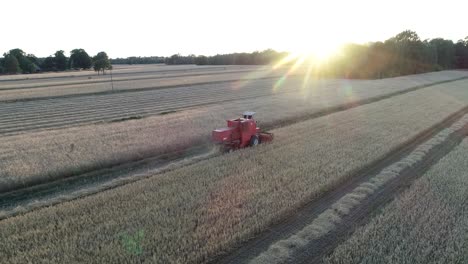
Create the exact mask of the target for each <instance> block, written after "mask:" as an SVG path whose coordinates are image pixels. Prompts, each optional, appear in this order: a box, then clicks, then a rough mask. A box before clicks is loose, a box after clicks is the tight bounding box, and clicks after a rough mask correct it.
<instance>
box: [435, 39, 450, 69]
mask: <svg viewBox="0 0 468 264" xmlns="http://www.w3.org/2000/svg"><path fill="white" fill-rule="evenodd" d="M430 43H431V44H432V45H433V46H434V47H435V49H436V54H437V58H436V62H437V64H438V65H440V66H442V67H443V68H445V69H450V68H453V66H454V65H455V44H454V43H453V41H451V40H446V39H443V38H436V39H432V40H431V41H430Z"/></svg>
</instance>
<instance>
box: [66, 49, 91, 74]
mask: <svg viewBox="0 0 468 264" xmlns="http://www.w3.org/2000/svg"><path fill="white" fill-rule="evenodd" d="M69 65H70V68H74V69H90V68H91V66H93V61H92V59H91V57H89V55H88V53H86V51H85V50H84V49H74V50H72V51H71V55H70V61H69Z"/></svg>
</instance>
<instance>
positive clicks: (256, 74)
mask: <svg viewBox="0 0 468 264" xmlns="http://www.w3.org/2000/svg"><path fill="white" fill-rule="evenodd" d="M285 72H286V71H285V69H279V70H266V71H265V70H253V71H251V72H242V73H226V74H211V75H210V74H208V75H198V76H180V77H175V78H159V79H150V78H142V79H132V78H131V79H130V80H121V81H116V82H114V83H113V89H114V91H119V90H124V91H129V90H139V89H157V88H164V87H172V86H183V85H195V84H209V83H217V82H227V81H237V80H255V79H261V78H275V77H276V78H278V79H279V78H280V77H281V76H282V75H283V74H285ZM130 76H131V75H130ZM6 88H18V89H0V101H11V100H21V99H36V98H47V97H57V96H71V95H85V94H95V93H105V92H110V91H111V89H112V87H111V81H110V78H109V79H108V81H107V82H94V83H93V82H91V83H90V82H89V81H83V82H82V83H73V84H63V85H51V86H44V84H38V85H36V86H34V85H33V87H30V88H28V87H21V85H20V86H15V87H11V85H10V86H6Z"/></svg>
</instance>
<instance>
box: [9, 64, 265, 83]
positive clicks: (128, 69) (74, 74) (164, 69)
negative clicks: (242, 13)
mask: <svg viewBox="0 0 468 264" xmlns="http://www.w3.org/2000/svg"><path fill="white" fill-rule="evenodd" d="M257 67H258V66H247V65H242V66H239V65H225V66H218V65H203V66H197V65H113V70H112V72H113V74H114V75H116V76H119V75H133V74H139V73H158V74H175V73H185V72H200V71H221V70H226V69H239V68H242V69H245V68H251V69H255V68H257ZM87 76H96V72H95V71H93V70H81V71H67V72H47V73H41V74H19V75H3V76H0V82H1V83H13V82H23V81H28V80H35V81H41V80H50V79H68V78H79V77H87Z"/></svg>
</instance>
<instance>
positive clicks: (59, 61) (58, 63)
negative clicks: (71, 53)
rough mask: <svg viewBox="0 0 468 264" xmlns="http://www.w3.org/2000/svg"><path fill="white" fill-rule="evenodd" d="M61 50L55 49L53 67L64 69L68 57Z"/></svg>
mask: <svg viewBox="0 0 468 264" xmlns="http://www.w3.org/2000/svg"><path fill="white" fill-rule="evenodd" d="M64 53H65V52H64V51H63V50H59V51H56V52H55V54H54V60H55V67H56V68H57V70H59V71H64V70H66V69H67V66H68V58H67V57H66V56H65V54H64Z"/></svg>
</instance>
